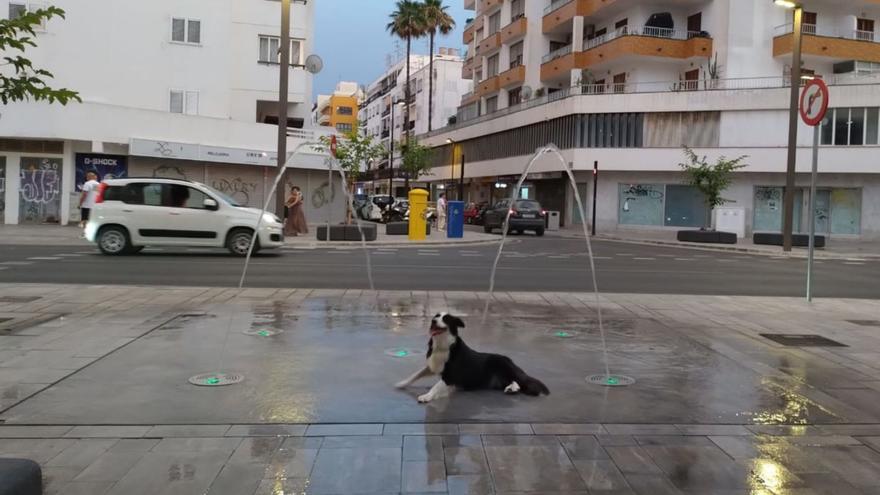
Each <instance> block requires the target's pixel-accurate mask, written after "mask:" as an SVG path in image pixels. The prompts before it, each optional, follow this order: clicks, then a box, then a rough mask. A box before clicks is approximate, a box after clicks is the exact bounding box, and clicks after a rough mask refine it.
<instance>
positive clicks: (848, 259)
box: [846, 258, 867, 262]
mask: <svg viewBox="0 0 880 495" xmlns="http://www.w3.org/2000/svg"><path fill="white" fill-rule="evenodd" d="M846 261H859V262H861V261H867V260H866V259H864V258H847V259H846Z"/></svg>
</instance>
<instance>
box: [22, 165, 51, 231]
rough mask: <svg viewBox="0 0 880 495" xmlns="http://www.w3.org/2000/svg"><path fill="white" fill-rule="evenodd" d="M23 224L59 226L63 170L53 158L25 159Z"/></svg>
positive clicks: (23, 169)
mask: <svg viewBox="0 0 880 495" xmlns="http://www.w3.org/2000/svg"><path fill="white" fill-rule="evenodd" d="M19 175H20V177H21V183H20V185H19V202H18V208H19V222H21V223H58V222H59V219H60V218H61V166H60V165H59V163H58V161H57V160H55V159H51V158H22V159H21V172H20V174H19Z"/></svg>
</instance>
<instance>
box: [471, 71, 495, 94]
mask: <svg viewBox="0 0 880 495" xmlns="http://www.w3.org/2000/svg"><path fill="white" fill-rule="evenodd" d="M500 81H501V78H500V77H499V76H493V77H490V78H488V79H486V80H484V81H480V82H479V83H478V84H477V86H476V88H475V89H474V94H475V95H476V96H478V97H480V96H485V95H488V94H492V93H497V92H498V89H499V88H500V87H501V86H500Z"/></svg>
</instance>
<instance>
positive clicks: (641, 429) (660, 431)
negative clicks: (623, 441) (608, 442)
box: [603, 424, 681, 435]
mask: <svg viewBox="0 0 880 495" xmlns="http://www.w3.org/2000/svg"><path fill="white" fill-rule="evenodd" d="M603 426H605V430H607V431H608V433H609V434H611V435H681V431H679V429H678V428H676V427H675V425H623V424H622V425H610V424H606V425H603Z"/></svg>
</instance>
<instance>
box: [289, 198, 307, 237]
mask: <svg viewBox="0 0 880 495" xmlns="http://www.w3.org/2000/svg"><path fill="white" fill-rule="evenodd" d="M284 205H285V206H286V207H287V212H288V213H287V218H286V219H285V221H284V235H289V236H294V237H296V236H298V235H300V234H308V233H309V225H308V224H307V223H306V214H305V211H303V194H302V190H300V188H299V186H293V187H291V188H290V196H288V197H287V201H286V202H285V203H284Z"/></svg>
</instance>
